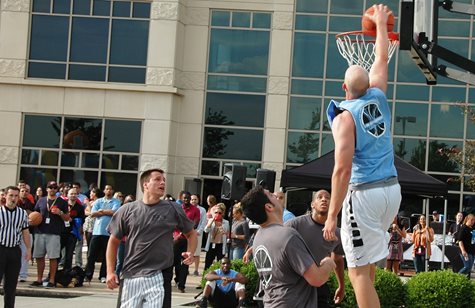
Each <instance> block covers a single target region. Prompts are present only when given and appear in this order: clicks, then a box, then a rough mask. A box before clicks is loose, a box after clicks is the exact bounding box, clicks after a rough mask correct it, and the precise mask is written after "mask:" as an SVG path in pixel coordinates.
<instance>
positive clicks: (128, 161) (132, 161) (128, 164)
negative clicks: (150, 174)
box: [121, 155, 139, 171]
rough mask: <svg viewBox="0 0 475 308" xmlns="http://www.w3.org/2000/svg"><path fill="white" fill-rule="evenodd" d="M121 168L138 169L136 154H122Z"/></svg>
mask: <svg viewBox="0 0 475 308" xmlns="http://www.w3.org/2000/svg"><path fill="white" fill-rule="evenodd" d="M121 169H122V170H133V171H138V170H139V157H138V156H137V155H122V165H121Z"/></svg>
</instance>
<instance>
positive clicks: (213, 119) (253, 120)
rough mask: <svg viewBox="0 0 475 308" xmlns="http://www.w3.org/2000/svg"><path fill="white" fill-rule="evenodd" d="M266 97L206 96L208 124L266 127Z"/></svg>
mask: <svg viewBox="0 0 475 308" xmlns="http://www.w3.org/2000/svg"><path fill="white" fill-rule="evenodd" d="M265 102H266V97H265V96H264V95H244V94H228V93H210V92H208V94H207V96H206V119H205V123H206V124H212V125H236V126H253V127H263V126H264V110H265Z"/></svg>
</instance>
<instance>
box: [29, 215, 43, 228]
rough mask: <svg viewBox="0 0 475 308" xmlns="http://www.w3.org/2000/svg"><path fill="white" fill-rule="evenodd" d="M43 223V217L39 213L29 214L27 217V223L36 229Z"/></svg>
mask: <svg viewBox="0 0 475 308" xmlns="http://www.w3.org/2000/svg"><path fill="white" fill-rule="evenodd" d="M42 221H43V216H42V215H41V213H40V212H31V213H30V215H28V222H29V224H30V226H33V227H36V226H38V225H39V224H40V223H41V222H42Z"/></svg>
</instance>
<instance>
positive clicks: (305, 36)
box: [292, 32, 325, 77]
mask: <svg viewBox="0 0 475 308" xmlns="http://www.w3.org/2000/svg"><path fill="white" fill-rule="evenodd" d="M324 56H325V34H318V33H299V32H296V33H295V37H294V58H293V65H292V76H293V77H323V61H322V59H324Z"/></svg>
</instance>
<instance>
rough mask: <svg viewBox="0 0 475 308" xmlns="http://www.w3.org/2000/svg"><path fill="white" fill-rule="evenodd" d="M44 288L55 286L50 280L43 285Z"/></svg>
mask: <svg viewBox="0 0 475 308" xmlns="http://www.w3.org/2000/svg"><path fill="white" fill-rule="evenodd" d="M45 288H46V289H51V288H56V285H55V284H54V283H52V282H48V283H47V284H46V285H45Z"/></svg>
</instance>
